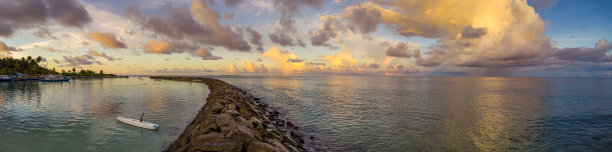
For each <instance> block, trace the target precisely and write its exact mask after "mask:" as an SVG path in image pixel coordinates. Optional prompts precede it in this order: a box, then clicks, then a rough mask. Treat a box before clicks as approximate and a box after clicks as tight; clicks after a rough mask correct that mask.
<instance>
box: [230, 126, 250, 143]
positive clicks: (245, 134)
mask: <svg viewBox="0 0 612 152" xmlns="http://www.w3.org/2000/svg"><path fill="white" fill-rule="evenodd" d="M226 137H229V138H231V139H233V140H236V141H241V142H244V143H250V142H254V141H257V139H256V138H255V135H254V132H253V130H251V129H249V128H247V127H246V126H244V125H240V124H238V125H236V128H235V129H233V130H232V131H231V132H230V133H228V134H227V135H226Z"/></svg>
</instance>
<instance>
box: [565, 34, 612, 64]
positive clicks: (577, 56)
mask: <svg viewBox="0 0 612 152" xmlns="http://www.w3.org/2000/svg"><path fill="white" fill-rule="evenodd" d="M610 50H612V45H610V43H608V41H607V40H606V39H601V40H599V42H597V43H596V44H595V47H594V48H588V47H580V48H563V49H560V50H559V51H558V52H557V53H556V56H558V57H559V58H560V59H563V60H569V61H584V62H612V55H608V54H607V53H608V52H610Z"/></svg>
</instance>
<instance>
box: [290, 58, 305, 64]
mask: <svg viewBox="0 0 612 152" xmlns="http://www.w3.org/2000/svg"><path fill="white" fill-rule="evenodd" d="M289 62H291V63H299V62H304V60H302V59H287V63H289Z"/></svg>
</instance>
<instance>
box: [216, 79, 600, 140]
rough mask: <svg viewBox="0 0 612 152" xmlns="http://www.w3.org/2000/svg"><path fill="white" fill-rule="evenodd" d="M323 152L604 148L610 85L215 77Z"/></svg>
mask: <svg viewBox="0 0 612 152" xmlns="http://www.w3.org/2000/svg"><path fill="white" fill-rule="evenodd" d="M218 78H219V79H222V80H224V81H227V82H229V83H231V84H233V85H236V86H238V87H240V88H242V89H245V90H246V91H248V92H250V93H251V94H253V95H255V96H257V97H260V98H262V99H263V101H264V102H266V103H269V104H270V106H271V107H273V108H275V109H277V110H279V111H280V112H282V113H283V114H282V116H281V117H284V118H286V119H288V120H290V121H292V122H294V123H296V124H298V126H300V127H301V128H302V130H303V131H304V132H305V133H306V134H308V135H314V137H315V141H314V142H315V143H316V145H318V146H315V147H307V148H308V149H310V150H315V149H316V150H329V151H609V150H611V149H612V79H561V78H501V77H428V78H414V77H365V76H302V77H218Z"/></svg>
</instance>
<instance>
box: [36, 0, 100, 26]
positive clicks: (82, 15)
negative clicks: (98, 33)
mask: <svg viewBox="0 0 612 152" xmlns="http://www.w3.org/2000/svg"><path fill="white" fill-rule="evenodd" d="M47 5H48V6H49V9H50V10H51V17H52V18H53V19H55V21H58V22H59V23H61V24H62V25H65V26H72V27H83V25H85V24H87V23H89V22H91V17H90V16H89V13H88V12H87V10H85V8H84V7H83V5H81V3H79V2H77V1H74V0H47Z"/></svg>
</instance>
